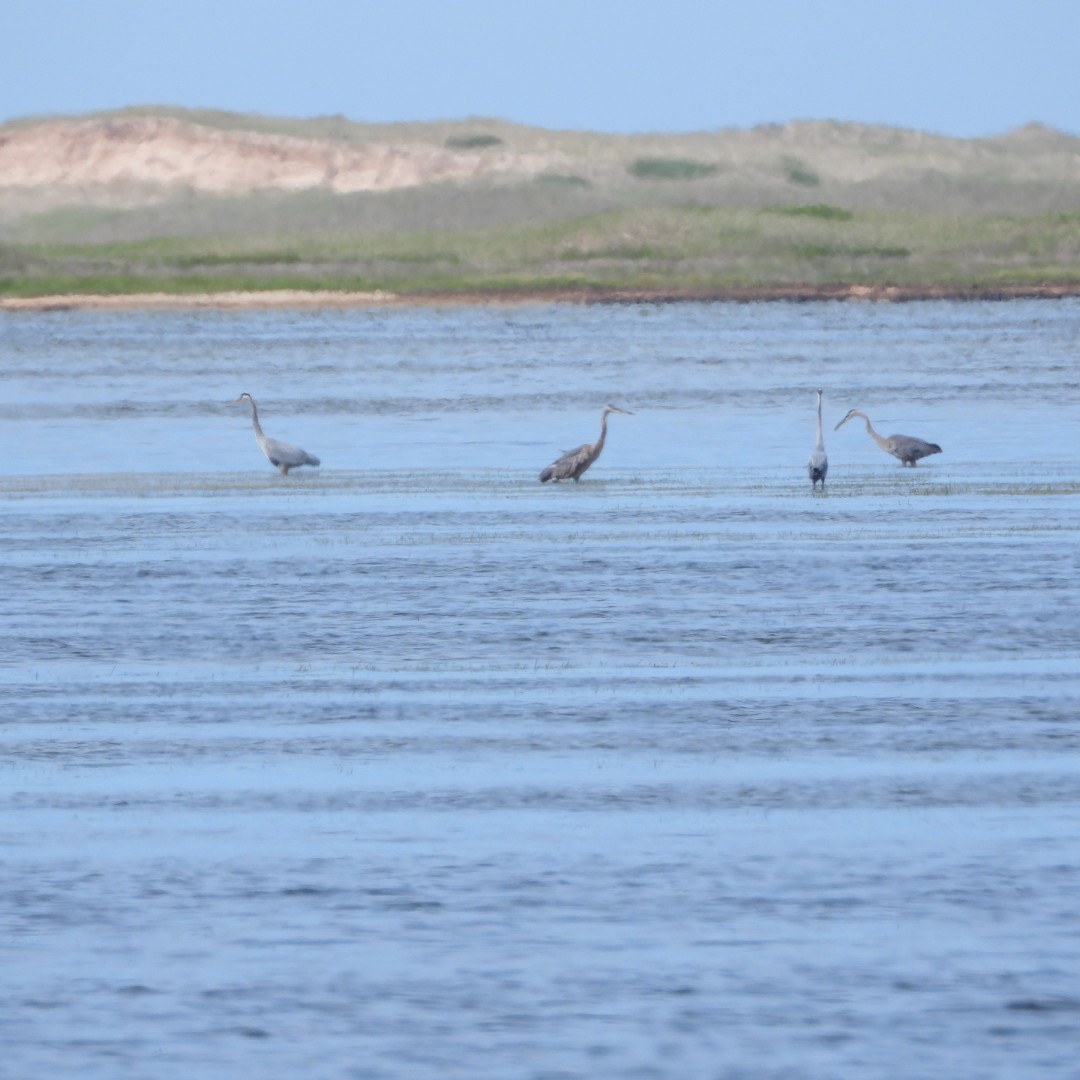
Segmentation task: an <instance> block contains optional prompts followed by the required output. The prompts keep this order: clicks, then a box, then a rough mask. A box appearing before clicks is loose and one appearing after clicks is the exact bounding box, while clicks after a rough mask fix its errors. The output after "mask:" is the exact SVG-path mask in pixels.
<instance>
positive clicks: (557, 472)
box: [540, 405, 634, 484]
mask: <svg viewBox="0 0 1080 1080" xmlns="http://www.w3.org/2000/svg"><path fill="white" fill-rule="evenodd" d="M613 412H617V413H622V414H623V415H624V416H633V415H634V414H633V413H632V412H630V410H629V409H617V408H615V406H614V405H607V406H605V408H604V415H603V416H601V417H600V438H599V439H597V440H596V442H594V443H582V444H581V446H579V447H577V448H576V449H574V450H567V451H566V453H565V454H563V456H562V457H561V458H559V460H558V461H553V462H552V463H551V464H550V465H549V466H548V467H547V468H546V469H545V470H544V471H543V472H542V473H541V474H540V483H541V484H546V483H547V482H548V481H549V480H554V481H555V482H556V483H558V482H559V481H560V480H580V479H581V474H582V473H583V472H585V470H586V469H587V468H588V467H589V466H590V465H591V464H592V463H593V462H594V461H595V460H596V459H597V458H598V457H599V456H600V451H601V450H603V449H604V440H605V439H606V438H607V418H608V413H613Z"/></svg>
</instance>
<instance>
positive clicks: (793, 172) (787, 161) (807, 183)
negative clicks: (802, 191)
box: [782, 157, 821, 187]
mask: <svg viewBox="0 0 1080 1080" xmlns="http://www.w3.org/2000/svg"><path fill="white" fill-rule="evenodd" d="M782 164H783V167H784V174H785V175H786V176H787V178H788V179H789V180H790V181H791V182H792V183H793V184H802V185H803V186H804V187H817V186H818V185H819V184H820V183H821V177H820V176H818V174H817V173H816V172H814V170H813V169H811V168H809V167H808V166H807V165H805V164H804V163H803V162H801V161H800V160H799V159H798V158H793V157H786V158H784V159H783V162H782Z"/></svg>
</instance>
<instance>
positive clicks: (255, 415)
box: [248, 401, 263, 439]
mask: <svg viewBox="0 0 1080 1080" xmlns="http://www.w3.org/2000/svg"><path fill="white" fill-rule="evenodd" d="M248 404H249V405H250V406H251V423H252V425H253V426H254V428H255V435H256V437H257V438H260V439H261V438H263V429H262V428H261V427H260V426H259V410H258V409H256V408H255V402H254V401H249V402H248Z"/></svg>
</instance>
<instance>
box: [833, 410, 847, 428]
mask: <svg viewBox="0 0 1080 1080" xmlns="http://www.w3.org/2000/svg"><path fill="white" fill-rule="evenodd" d="M850 419H851V413H848V414H847V416H845V417H844V419H843V420H841V421H840V423H839V424H837V425H836V427H834V428H833V431H839V430H840V429H841V428H842V427H843V426H844V425H845V424H846V423H847V422H848V421H849V420H850Z"/></svg>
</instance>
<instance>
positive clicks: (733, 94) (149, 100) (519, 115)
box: [0, 0, 1080, 136]
mask: <svg viewBox="0 0 1080 1080" xmlns="http://www.w3.org/2000/svg"><path fill="white" fill-rule="evenodd" d="M1078 56H1080V2H1077V0H1028V2H1027V3H1025V4H1020V3H1017V2H1016V0H983V2H976V0H936V2H931V0H906V2H905V3H902V4H895V3H894V4H882V3H878V4H872V3H871V4H868V3H866V2H865V0H862V2H858V3H856V2H849V0H844V2H840V0H817V2H815V3H806V2H805V0H803V2H786V0H785V2H780V0H740V2H737V3H729V2H726V0H666V2H661V3H652V4H645V3H633V2H627V3H619V2H616V0H543V2H533V0H517V2H515V0H380V2H378V3H370V2H366V0H352V2H347V0H308V2H299V0H298V2H285V0H259V2H254V0H218V2H212V0H184V2H183V3H180V2H168V3H161V4H159V3H155V2H154V0H137V2H136V0H96V2H90V0H86V2H81V3H76V2H73V0H5V3H4V18H3V40H2V44H0V59H2V64H3V78H2V79H0V120H9V119H14V118H16V117H21V116H28V115H41V114H52V113H80V112H87V111H90V110H95V109H103V108H114V107H119V106H123V105H137V104H176V105H188V106H211V107H217V108H223V109H236V110H240V111H247V112H261V113H267V114H273V115H285V116H315V115H321V114H330V113H342V114H344V115H345V116H348V117H349V118H351V119H354V120H365V121H393V120H433V119H452V118H461V117H467V116H494V117H501V118H504V119H507V120H516V121H520V122H522V123H528V124H537V125H540V126H543V127H549V128H575V129H593V130H603V131H618V132H637V131H690V130H703V129H704V130H708V129H712V128H717V127H750V126H752V125H754V124H759V123H771V122H777V123H782V122H785V121H788V120H793V119H807V118H812V119H838V120H858V121H865V122H873V123H885V124H893V125H897V126H901V127H911V128H919V129H923V130H928V131H935V132H940V133H942V134H947V135H959V136H979V135H992V134H997V133H1000V132H1002V131H1005V130H1008V129H1010V128H1013V127H1017V126H1019V125H1021V124H1024V123H1027V122H1028V121H1032V120H1038V121H1041V122H1043V123H1045V124H1048V125H1050V126H1051V127H1056V128H1060V129H1062V130H1065V131H1069V132H1072V133H1074V134H1080V59H1078Z"/></svg>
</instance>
